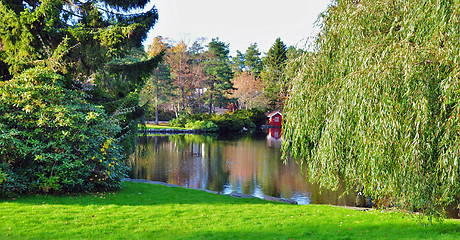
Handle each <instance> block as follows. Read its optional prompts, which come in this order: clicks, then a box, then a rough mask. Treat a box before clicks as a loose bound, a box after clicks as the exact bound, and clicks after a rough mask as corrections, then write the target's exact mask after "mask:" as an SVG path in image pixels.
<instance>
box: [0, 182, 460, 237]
mask: <svg viewBox="0 0 460 240" xmlns="http://www.w3.org/2000/svg"><path fill="white" fill-rule="evenodd" d="M125 185H126V187H125V188H124V189H123V190H121V191H118V192H111V193H101V194H92V195H84V194H80V195H64V196H43V195H33V196H24V197H20V198H16V199H0V216H1V218H0V239H88V238H90V239H94V238H99V239H291V238H292V239H337V238H339V239H460V222H458V221H455V220H446V221H444V222H443V223H434V224H433V225H431V226H423V225H422V224H420V222H419V221H418V218H416V217H412V216H411V215H407V214H403V213H397V212H381V211H376V210H372V211H367V212H363V211H355V210H350V209H345V208H341V207H335V206H326V205H300V206H299V205H288V204H283V203H275V202H267V201H263V200H260V199H236V198H231V197H229V196H222V195H214V194H210V193H206V192H202V191H197V190H191V189H183V188H170V187H165V186H161V185H150V184H144V183H129V182H126V183H125Z"/></svg>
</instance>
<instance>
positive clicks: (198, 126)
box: [185, 120, 219, 132]
mask: <svg viewBox="0 0 460 240" xmlns="http://www.w3.org/2000/svg"><path fill="white" fill-rule="evenodd" d="M185 127H186V128H190V129H195V130H201V131H209V132H217V131H219V126H217V125H216V124H215V123H213V122H212V121H208V122H205V121H200V120H198V121H194V122H188V123H187V124H185Z"/></svg>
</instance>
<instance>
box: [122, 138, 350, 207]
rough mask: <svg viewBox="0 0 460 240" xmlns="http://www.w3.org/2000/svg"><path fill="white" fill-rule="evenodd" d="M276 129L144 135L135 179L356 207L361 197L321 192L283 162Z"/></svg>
mask: <svg viewBox="0 0 460 240" xmlns="http://www.w3.org/2000/svg"><path fill="white" fill-rule="evenodd" d="M280 135H281V134H280V133H279V132H277V130H271V131H270V132H269V133H263V132H262V133H253V134H245V135H238V136H229V135H225V136H223V135H220V136H209V135H169V136H167V135H166V136H147V137H140V138H139V144H138V147H137V151H136V153H135V154H134V155H133V156H132V157H131V160H130V165H131V168H132V172H131V176H130V177H131V178H137V179H148V180H152V181H162V182H167V183H171V184H176V185H180V186H184V187H189V188H196V189H208V190H212V191H217V192H221V193H223V194H229V193H231V192H233V191H236V192H239V193H244V194H249V195H253V196H255V197H258V198H263V197H264V195H267V196H272V197H281V198H286V199H292V200H295V201H297V202H298V203H299V204H310V203H312V204H333V205H347V206H355V205H356V195H355V194H350V195H346V196H344V197H342V198H339V196H340V195H341V193H342V192H343V189H341V190H339V191H322V192H321V193H320V189H319V187H318V185H315V184H311V183H310V182H309V181H307V178H306V177H305V176H303V175H302V174H301V169H300V165H298V164H296V163H295V162H294V161H289V162H287V163H286V164H284V163H283V162H282V161H281V160H280V158H281V152H280V147H281V138H280Z"/></svg>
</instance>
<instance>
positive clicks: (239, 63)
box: [232, 50, 246, 73]
mask: <svg viewBox="0 0 460 240" xmlns="http://www.w3.org/2000/svg"><path fill="white" fill-rule="evenodd" d="M232 69H233V71H234V72H236V73H238V72H243V71H244V70H245V69H246V65H245V64H244V54H243V53H242V52H240V51H239V50H237V51H236V57H234V58H232Z"/></svg>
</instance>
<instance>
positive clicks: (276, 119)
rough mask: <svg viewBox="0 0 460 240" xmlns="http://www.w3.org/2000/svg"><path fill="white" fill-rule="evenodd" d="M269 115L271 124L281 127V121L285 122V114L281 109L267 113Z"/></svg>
mask: <svg viewBox="0 0 460 240" xmlns="http://www.w3.org/2000/svg"><path fill="white" fill-rule="evenodd" d="M267 117H268V122H269V123H270V125H272V126H274V127H281V123H282V122H283V114H281V113H280V112H279V111H274V112H271V113H269V114H268V115H267Z"/></svg>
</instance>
